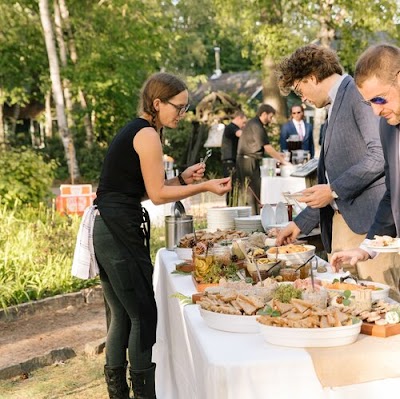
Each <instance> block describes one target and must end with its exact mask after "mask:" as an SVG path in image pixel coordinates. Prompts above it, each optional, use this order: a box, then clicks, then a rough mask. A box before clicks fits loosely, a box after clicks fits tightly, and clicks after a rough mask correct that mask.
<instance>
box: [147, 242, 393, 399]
mask: <svg viewBox="0 0 400 399" xmlns="http://www.w3.org/2000/svg"><path fill="white" fill-rule="evenodd" d="M179 262H180V260H179V259H178V257H177V256H176V254H175V252H172V251H167V250H165V249H162V250H160V251H159V252H158V254H157V260H156V265H155V271H154V287H155V294H156V300H157V306H158V315H159V321H158V329H157V343H156V345H155V346H154V353H153V360H154V361H155V362H156V363H157V369H156V388H157V397H159V398H162V399H238V398H240V399H265V398H272V399H289V398H297V399H302V398H304V399H328V398H329V399H349V398H351V399H375V398H379V397H384V396H385V395H387V396H388V397H395V396H392V393H393V392H399V391H400V379H385V380H379V381H373V382H369V383H364V384H358V385H349V386H345V387H335V388H323V387H322V386H321V384H320V382H319V380H318V378H317V376H316V374H315V371H314V366H313V363H312V360H311V357H310V356H309V354H308V353H307V352H306V350H304V349H301V348H285V347H279V346H274V345H270V344H267V343H266V342H265V341H264V340H263V338H262V336H261V335H260V334H235V333H227V332H222V331H217V330H213V329H210V328H209V327H207V325H206V324H205V323H204V321H203V319H202V317H201V316H200V312H199V307H198V305H187V306H183V305H182V304H181V303H180V302H179V300H178V299H177V298H173V297H171V295H172V294H174V293H176V292H180V293H182V294H184V295H188V296H191V295H192V293H194V292H195V289H194V286H193V283H192V280H191V277H190V276H182V275H178V274H171V272H172V271H173V270H175V265H176V264H177V263H179ZM349 350H351V346H349ZM366 359H368V354H366ZM343 367H346V365H345V364H344V365H343ZM349 372H355V373H356V372H357V370H349Z"/></svg>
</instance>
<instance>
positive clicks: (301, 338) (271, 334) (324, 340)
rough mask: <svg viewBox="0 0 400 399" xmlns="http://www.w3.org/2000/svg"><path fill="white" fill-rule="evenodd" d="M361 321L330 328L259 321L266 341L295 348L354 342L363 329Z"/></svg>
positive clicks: (323, 346)
mask: <svg viewBox="0 0 400 399" xmlns="http://www.w3.org/2000/svg"><path fill="white" fill-rule="evenodd" d="M361 325H362V323H361V321H358V322H357V323H356V324H352V325H351V326H343V327H328V328H289V327H275V326H267V325H265V324H261V323H259V322H258V327H259V330H260V332H261V334H262V335H263V337H264V339H265V341H266V342H268V343H270V344H273V345H280V346H290V347H295V348H306V347H309V348H313V347H318V348H328V347H334V346H343V345H349V344H352V343H354V342H355V341H356V340H357V337H358V335H359V334H360V330H361Z"/></svg>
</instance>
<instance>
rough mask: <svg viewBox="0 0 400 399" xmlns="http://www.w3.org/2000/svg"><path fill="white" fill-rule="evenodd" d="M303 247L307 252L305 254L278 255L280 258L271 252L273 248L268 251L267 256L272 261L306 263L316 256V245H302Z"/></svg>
mask: <svg viewBox="0 0 400 399" xmlns="http://www.w3.org/2000/svg"><path fill="white" fill-rule="evenodd" d="M302 246H303V247H304V249H305V251H303V252H292V253H278V256H277V255H276V253H274V252H272V251H271V250H272V249H273V248H270V249H268V250H267V256H268V258H270V259H279V260H285V261H289V262H292V263H299V262H300V263H302V262H306V261H307V260H308V259H309V258H310V257H312V256H313V255H314V254H315V246H314V245H302ZM275 248H276V247H275ZM278 248H283V247H278Z"/></svg>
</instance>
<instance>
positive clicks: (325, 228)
mask: <svg viewBox="0 0 400 399" xmlns="http://www.w3.org/2000/svg"><path fill="white" fill-rule="evenodd" d="M278 70H279V72H280V79H279V84H280V87H281V90H282V91H283V92H285V93H288V92H289V91H290V89H292V90H294V91H295V92H296V93H297V94H298V95H299V97H300V98H301V99H302V101H304V102H305V101H309V102H310V103H313V104H314V105H315V106H316V107H318V108H322V107H326V108H328V119H327V122H326V123H325V139H324V143H323V147H322V148H321V155H320V158H319V164H318V184H317V185H315V186H313V187H310V188H307V189H306V190H304V196H303V197H302V198H300V200H301V201H302V202H305V203H306V204H307V208H306V209H305V210H304V211H303V212H301V213H300V214H299V215H298V216H297V217H296V218H295V220H294V221H293V222H291V223H290V224H289V225H288V226H287V227H286V228H285V229H283V230H282V231H281V232H280V234H279V236H278V238H277V243H278V245H280V244H282V243H288V242H292V241H293V240H294V239H295V238H296V237H297V236H298V235H299V234H300V232H303V233H305V234H309V233H310V232H311V230H312V229H313V228H315V227H316V226H317V225H318V222H320V226H321V239H322V242H323V244H324V247H325V250H326V251H327V252H328V253H331V252H336V251H340V250H344V249H350V248H354V246H358V245H359V244H360V243H361V242H362V241H363V240H364V238H365V235H366V233H367V232H368V230H369V228H370V227H371V225H372V222H373V215H374V214H375V212H376V210H377V207H378V203H379V201H380V200H381V198H382V196H383V194H384V192H385V182H384V170H383V163H384V158H383V151H382V146H381V143H380V140H379V118H377V117H376V116H374V114H373V112H372V109H371V107H370V106H368V105H367V104H365V103H363V102H362V97H361V95H360V93H359V91H358V90H357V87H356V85H355V83H354V80H353V79H352V78H351V77H350V76H349V75H347V74H343V70H342V67H341V65H340V62H339V59H338V57H337V55H336V53H335V52H334V51H333V50H331V49H328V48H325V47H322V46H317V45H308V46H305V47H302V48H299V49H297V50H296V51H295V52H294V53H293V54H292V55H291V56H290V57H288V58H287V59H285V60H283V61H282V63H281V64H280V66H279V69H278ZM370 262H374V261H373V260H372V261H368V262H366V264H357V272H358V274H359V276H364V275H365V274H368V273H369V269H370V268H373V267H375V266H374V265H372V264H371V263H370ZM348 267H349V268H350V269H351V266H350V265H349V266H348ZM385 267H387V265H386V266H385ZM351 271H352V272H356V271H355V270H351ZM382 282H383V281H382Z"/></svg>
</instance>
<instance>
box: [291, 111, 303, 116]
mask: <svg viewBox="0 0 400 399" xmlns="http://www.w3.org/2000/svg"><path fill="white" fill-rule="evenodd" d="M297 114H302V112H300V111H299V112H292V115H297Z"/></svg>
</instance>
